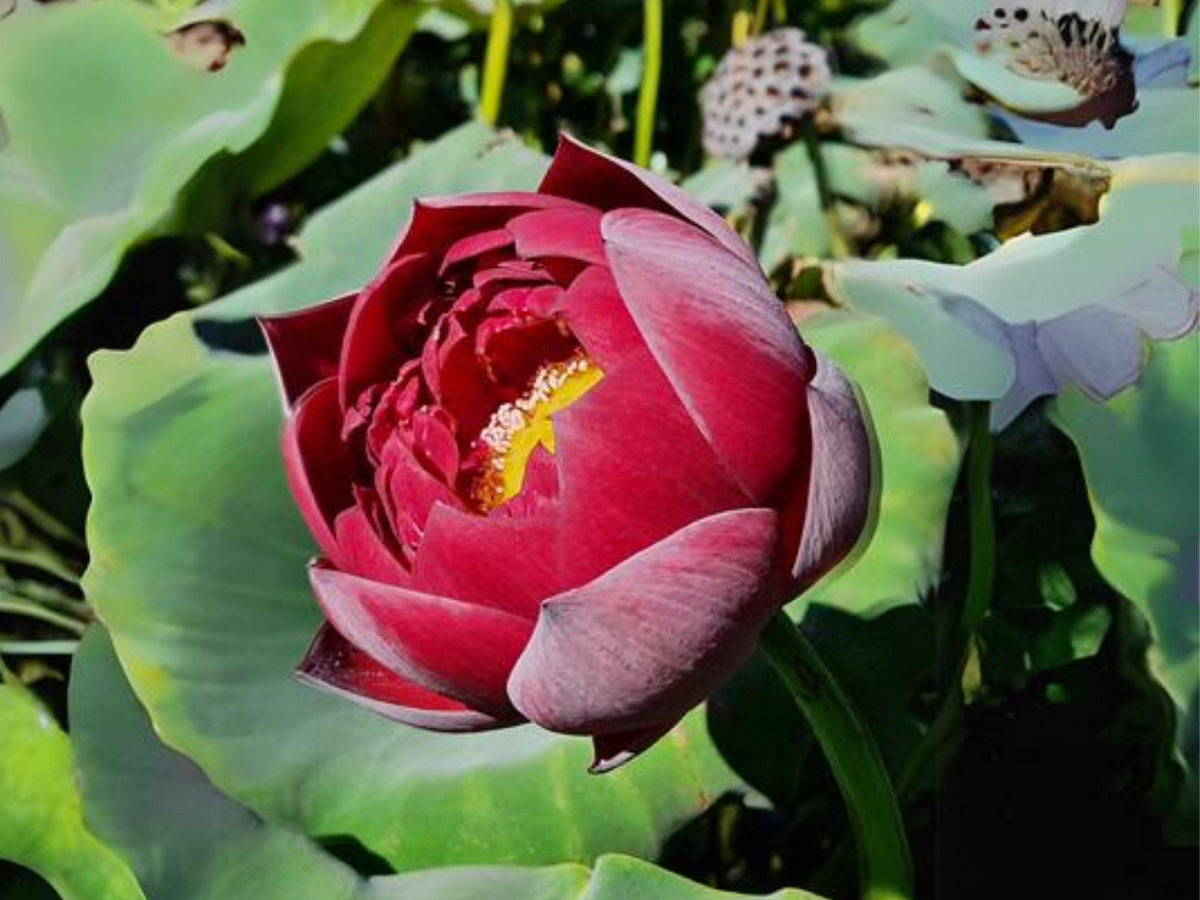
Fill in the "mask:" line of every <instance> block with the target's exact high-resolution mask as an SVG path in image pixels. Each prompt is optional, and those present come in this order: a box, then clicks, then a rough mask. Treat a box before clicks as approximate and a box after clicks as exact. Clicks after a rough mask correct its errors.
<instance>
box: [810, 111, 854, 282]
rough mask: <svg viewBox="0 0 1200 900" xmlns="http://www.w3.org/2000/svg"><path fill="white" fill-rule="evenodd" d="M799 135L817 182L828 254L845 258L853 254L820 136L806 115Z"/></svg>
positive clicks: (837, 257) (834, 257)
mask: <svg viewBox="0 0 1200 900" xmlns="http://www.w3.org/2000/svg"><path fill="white" fill-rule="evenodd" d="M800 136H801V138H802V139H803V141H804V147H805V149H806V150H807V151H808V158H809V161H810V162H811V163H812V167H813V177H814V178H815V179H816V182H817V196H818V198H819V199H820V203H821V219H822V220H823V221H824V223H825V234H826V236H827V238H828V240H829V255H830V257H832V258H833V259H846V258H848V257H850V256H852V255H853V254H852V253H851V252H850V245H849V244H848V243H847V241H846V236H845V235H844V234H843V233H842V224H841V221H840V220H839V219H838V210H837V199H836V198H835V197H834V193H833V184H832V183H831V181H830V178H829V168H828V167H827V166H826V165H825V153H824V152H823V151H822V150H821V138H820V135H818V134H817V127H816V125H815V124H814V123H813V120H812V117H811V116H809V117H806V118H805V119H804V121H803V122H801V123H800Z"/></svg>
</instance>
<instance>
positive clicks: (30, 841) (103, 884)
mask: <svg viewBox="0 0 1200 900" xmlns="http://www.w3.org/2000/svg"><path fill="white" fill-rule="evenodd" d="M0 735H2V736H3V737H0V859H6V860H11V861H13V862H16V863H19V864H20V865H22V866H25V867H27V868H29V869H32V870H34V871H35V872H37V873H39V874H40V875H41V876H42V877H43V878H45V879H46V881H48V882H49V883H50V884H51V885H53V886H54V888H55V890H57V891H58V893H59V895H60V896H61V897H62V898H63V900H142V893H141V891H139V890H138V885H137V882H136V881H135V880H134V878H133V875H132V874H131V873H130V871H129V869H127V868H126V867H125V864H124V863H123V862H122V861H121V860H120V858H119V857H118V856H117V855H116V854H115V853H113V851H112V850H110V849H109V848H108V847H106V846H105V845H104V844H102V843H101V842H100V841H99V840H97V838H96V837H95V836H94V835H93V834H92V833H91V832H90V831H88V829H87V828H86V827H85V826H84V824H83V811H82V804H81V802H80V798H79V789H78V787H77V786H76V784H75V771H74V769H73V768H72V762H71V743H70V741H69V740H68V739H67V736H66V735H65V734H63V732H62V729H60V728H59V727H58V724H57V723H56V722H55V721H54V717H53V716H52V715H51V714H50V713H49V712H48V711H47V710H46V709H45V707H43V706H42V704H41V703H40V702H39V701H38V700H37V698H36V697H34V696H33V694H32V693H30V692H29V691H28V690H27V689H26V688H25V687H23V686H22V685H20V684H19V683H17V682H15V681H12V682H8V681H5V682H0Z"/></svg>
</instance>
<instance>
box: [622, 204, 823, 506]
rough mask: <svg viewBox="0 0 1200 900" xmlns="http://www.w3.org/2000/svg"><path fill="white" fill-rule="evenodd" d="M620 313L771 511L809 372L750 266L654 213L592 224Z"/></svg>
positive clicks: (799, 451) (800, 452) (794, 456)
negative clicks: (625, 312) (604, 250)
mask: <svg viewBox="0 0 1200 900" xmlns="http://www.w3.org/2000/svg"><path fill="white" fill-rule="evenodd" d="M602 230H603V232H604V238H605V241H606V244H607V247H608V255H609V260H610V261H611V263H612V271H613V275H614V277H615V278H616V281H617V286H618V287H619V288H620V290H621V296H622V297H624V299H625V305H626V307H627V308H628V309H629V313H630V315H631V316H632V317H633V320H634V322H636V323H637V326H638V330H639V331H640V332H641V334H642V337H643V338H645V340H646V344H647V346H648V347H649V348H650V352H651V353H652V354H654V357H655V359H656V360H658V363H659V365H660V366H662V369H663V372H664V373H666V376H667V379H668V380H669V381H670V382H671V385H672V387H674V388H675V391H676V393H677V394H678V395H679V398H680V399H681V400H682V401H683V405H684V406H685V407H686V408H687V410H688V412H690V413H691V415H692V418H693V419H694V420H695V421H696V425H697V427H699V429H700V431H701V432H702V433H703V434H704V435H705V437H706V438H707V439H708V441H709V443H710V444H711V445H712V447H713V449H714V450H716V452H717V456H718V457H720V459H721V460H722V461H723V463H724V464H725V466H726V467H727V468H728V469H729V471H730V472H731V473H732V474H733V477H734V478H735V479H736V481H737V483H738V484H739V485H741V487H742V488H743V489H744V490H745V491H746V492H747V493H748V494H749V495H750V496H751V497H752V498H753V499H754V501H755V502H756V503H760V504H762V505H764V506H766V505H775V503H776V502H778V500H779V498H780V496H781V495H782V494H783V492H784V491H785V489H786V487H787V484H788V480H789V477H791V476H792V474H793V473H794V472H795V469H796V467H797V466H798V465H803V464H805V463H806V462H807V451H808V448H807V447H804V446H801V445H800V441H799V439H798V438H799V436H801V435H802V434H803V433H804V416H805V412H804V404H805V391H806V389H807V385H808V380H809V378H810V377H811V375H812V371H811V367H812V362H811V359H810V358H809V356H808V353H807V351H806V348H805V347H804V344H803V343H802V342H801V340H800V338H799V336H798V335H797V333H796V328H795V326H794V325H793V324H792V322H791V320H790V319H789V318H788V316H787V314H786V313H785V312H784V310H783V305H782V304H781V303H779V301H778V300H777V299H776V298H775V296H774V295H773V294H772V293H771V289H770V287H769V286H768V285H767V283H766V281H765V280H764V279H763V277H762V273H761V272H760V271H759V270H758V269H757V268H753V269H751V268H748V267H746V266H743V265H741V264H740V263H739V262H738V261H737V259H735V258H734V257H732V256H731V255H730V254H728V253H726V252H724V251H723V250H722V249H721V247H720V246H719V245H717V244H716V243H714V242H713V241H712V240H711V239H710V238H709V237H708V236H707V235H705V234H704V233H703V232H701V231H698V230H697V229H695V228H693V227H692V226H690V225H688V224H686V223H684V222H680V221H679V220H678V219H672V218H671V217H669V216H665V215H663V214H661V213H655V212H647V211H644V210H620V211H618V212H615V213H609V214H608V215H606V216H605V217H604V223H603V226H602Z"/></svg>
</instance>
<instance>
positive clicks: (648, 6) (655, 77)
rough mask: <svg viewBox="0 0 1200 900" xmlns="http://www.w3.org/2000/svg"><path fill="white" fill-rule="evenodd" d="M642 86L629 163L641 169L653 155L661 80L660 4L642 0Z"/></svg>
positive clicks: (659, 1)
mask: <svg viewBox="0 0 1200 900" xmlns="http://www.w3.org/2000/svg"><path fill="white" fill-rule="evenodd" d="M642 12H643V16H644V23H645V24H644V27H643V34H642V84H641V87H640V88H639V90H638V105H637V123H636V126H635V128H634V133H633V161H634V162H635V163H637V164H638V165H639V166H642V167H643V168H645V167H646V166H649V165H650V154H651V153H652V152H653V151H654V120H655V117H656V114H657V111H658V83H659V80H660V79H661V78H662V50H663V2H662V0H642Z"/></svg>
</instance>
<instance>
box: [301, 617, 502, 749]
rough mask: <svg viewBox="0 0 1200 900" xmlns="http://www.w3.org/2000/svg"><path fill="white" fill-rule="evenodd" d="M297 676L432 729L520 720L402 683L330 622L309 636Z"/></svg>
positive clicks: (481, 728)
mask: <svg viewBox="0 0 1200 900" xmlns="http://www.w3.org/2000/svg"><path fill="white" fill-rule="evenodd" d="M296 674H297V675H298V676H299V677H300V680H301V681H304V682H306V683H308V684H311V685H313V686H314V687H317V688H321V689H322V690H325V691H328V692H329V693H331V694H335V695H337V696H339V697H342V698H344V699H347V700H351V701H353V702H354V703H357V704H358V705H359V706H362V707H365V708H366V709H369V710H371V711H372V712H376V713H378V714H379V715H381V716H386V717H387V718H389V719H394V720H396V721H397V722H403V723H405V724H406V725H415V726H416V727H417V728H426V729H428V730H430V731H486V730H488V729H491V728H504V727H506V726H508V725H515V724H517V723H518V722H520V721H521V719H520V717H519V716H517V717H511V718H507V719H498V718H494V717H493V716H490V715H488V714H487V713H482V712H478V711H477V710H474V709H471V708H470V707H468V706H464V705H463V704H462V703H459V702H458V701H457V700H451V699H449V698H447V697H442V696H440V695H439V694H435V693H433V692H432V691H427V690H425V688H423V687H421V686H419V685H416V684H413V683H412V682H411V681H405V680H404V679H403V678H401V677H400V676H399V675H397V674H396V673H395V672H392V671H391V670H389V669H387V668H385V667H384V666H381V665H380V664H379V663H377V662H376V661H375V660H373V659H371V657H369V656H367V654H365V653H363V652H362V651H361V650H358V649H356V648H355V647H354V646H353V645H352V644H351V643H349V642H348V641H347V640H346V639H345V638H343V637H342V636H341V635H340V634H338V633H337V632H336V631H334V630H333V628H331V627H330V626H329V625H328V624H325V625H322V626H321V630H320V631H318V632H317V636H316V637H315V638H313V642H312V646H310V647H309V648H308V652H307V653H306V654H305V655H304V659H303V661H302V662H301V663H300V666H299V668H298V669H297V670H296Z"/></svg>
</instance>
